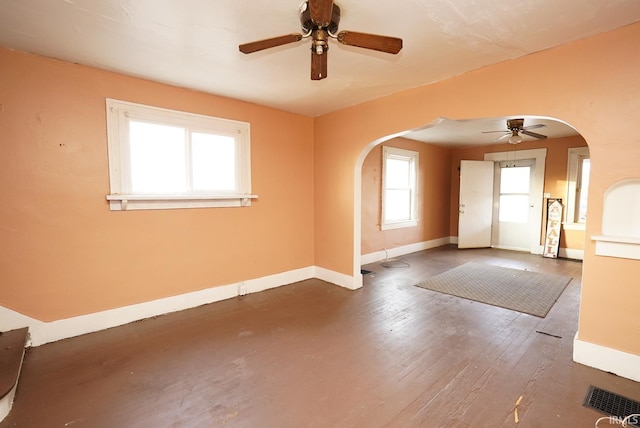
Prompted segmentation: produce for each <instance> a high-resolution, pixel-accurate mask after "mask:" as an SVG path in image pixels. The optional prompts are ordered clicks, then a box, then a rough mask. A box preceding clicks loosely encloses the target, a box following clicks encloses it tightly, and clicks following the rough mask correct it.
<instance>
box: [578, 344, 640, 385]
mask: <svg viewBox="0 0 640 428" xmlns="http://www.w3.org/2000/svg"><path fill="white" fill-rule="evenodd" d="M573 361H575V362H576V363H580V364H584V365H585V366H589V367H593V368H596V369H598V370H602V371H605V372H610V373H614V374H616V375H618V376H622V377H625V378H627V379H631V380H633V381H636V382H640V355H634V354H629V353H627V352H623V351H618V350H617V349H612V348H607V347H605V346H602V345H596V344H595V343H590V342H585V341H583V340H580V339H578V333H576V337H575V339H574V340H573Z"/></svg>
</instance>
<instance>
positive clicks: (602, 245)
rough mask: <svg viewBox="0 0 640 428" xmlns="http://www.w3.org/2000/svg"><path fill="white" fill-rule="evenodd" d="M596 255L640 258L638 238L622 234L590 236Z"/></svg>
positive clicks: (639, 241) (639, 240) (639, 239)
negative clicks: (593, 242) (594, 245)
mask: <svg viewBox="0 0 640 428" xmlns="http://www.w3.org/2000/svg"><path fill="white" fill-rule="evenodd" d="M591 239H593V240H594V241H596V255H597V256H608V257H618V258H623V259H634V260H640V238H636V237H624V236H592V237H591Z"/></svg>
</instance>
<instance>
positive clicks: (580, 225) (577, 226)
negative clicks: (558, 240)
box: [562, 223, 585, 232]
mask: <svg viewBox="0 0 640 428" xmlns="http://www.w3.org/2000/svg"><path fill="white" fill-rule="evenodd" d="M562 228H563V229H564V230H582V231H583V232H584V230H585V227H584V223H562Z"/></svg>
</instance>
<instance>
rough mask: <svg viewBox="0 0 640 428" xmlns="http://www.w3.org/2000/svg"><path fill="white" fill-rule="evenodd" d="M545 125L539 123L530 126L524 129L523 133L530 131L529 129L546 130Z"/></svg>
mask: <svg viewBox="0 0 640 428" xmlns="http://www.w3.org/2000/svg"><path fill="white" fill-rule="evenodd" d="M545 126H547V125H545V124H544V123H538V124H535V125H529V126H525V127H524V128H522V130H523V131H528V130H529V129H537V128H544V127H545Z"/></svg>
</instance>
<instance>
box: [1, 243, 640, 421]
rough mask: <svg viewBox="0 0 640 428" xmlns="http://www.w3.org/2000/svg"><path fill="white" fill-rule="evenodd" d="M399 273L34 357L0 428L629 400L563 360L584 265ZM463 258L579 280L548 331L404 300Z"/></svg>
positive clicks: (440, 258) (132, 328)
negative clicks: (601, 393)
mask: <svg viewBox="0 0 640 428" xmlns="http://www.w3.org/2000/svg"><path fill="white" fill-rule="evenodd" d="M398 260H402V261H405V262H407V263H408V264H409V265H410V266H409V267H391V268H386V267H383V266H382V265H381V264H380V263H374V264H371V265H367V266H365V267H364V268H366V269H369V270H372V271H374V274H373V275H367V276H365V285H364V287H363V288H362V289H360V290H356V291H349V290H346V289H343V288H340V287H337V286H333V285H330V284H327V283H324V282H322V281H319V280H308V281H303V282H300V283H296V284H292V285H289V286H286V287H281V288H278V289H274V290H269V291H266V292H263V293H258V294H252V295H247V296H244V297H239V298H235V299H231V300H227V301H223V302H218V303H214V304H211V305H206V306H202V307H199V308H195V309H191V310H187V311H183V312H179V313H175V314H170V315H165V316H161V317H156V318H154V319H149V320H145V321H141V322H136V323H132V324H129V325H125V326H122V327H117V328H113V329H110V330H107V331H103V332H98V333H93V334H88V335H85V336H81V337H77V338H72V339H67V340H63V341H59V342H56V343H52V344H48V345H43V346H40V347H37V348H34V349H31V350H29V351H28V353H27V356H26V358H25V364H24V367H23V371H22V375H21V379H20V383H19V386H18V391H17V395H16V400H15V403H14V406H13V410H12V411H11V413H10V414H9V416H8V417H7V418H6V419H5V420H4V421H3V422H2V423H0V427H1V428H6V427H29V428H37V427H47V428H49V427H72V428H75V427H91V428H95V427H109V428H113V427H154V428H157V427H215V426H222V427H227V426H228V427H323V428H324V427H501V426H516V423H515V415H514V410H515V408H516V406H515V404H516V402H517V400H518V399H519V397H522V398H521V399H520V402H519V404H518V406H517V410H518V419H519V423H518V424H517V426H521V427H593V426H594V423H595V421H596V420H597V419H598V418H599V417H600V416H601V415H600V414H599V413H597V412H595V411H594V410H591V409H587V408H585V407H583V406H582V400H583V398H584V395H585V393H586V391H587V387H588V386H589V385H590V384H593V385H596V386H598V387H600V388H603V389H606V390H609V391H612V392H616V393H618V394H621V395H624V396H627V397H629V398H632V399H635V400H640V384H638V383H636V382H632V381H630V380H627V379H624V378H619V377H616V376H614V375H612V374H608V373H605V372H601V371H598V370H595V369H591V368H588V367H585V366H582V365H580V364H576V363H574V362H572V359H571V356H572V342H573V338H574V335H575V332H576V328H577V318H578V306H579V295H580V279H581V268H582V265H581V263H579V262H576V261H567V260H553V259H544V258H542V257H539V256H532V255H529V254H523V253H516V252H509V251H501V250H495V249H483V250H457V249H455V248H454V247H452V246H445V247H441V248H437V249H433V250H427V251H422V252H419V253H414V254H410V255H408V256H405V257H402V258H399V259H398ZM467 261H476V262H481V263H489V264H495V265H500V266H505V267H513V268H521V269H524V268H527V269H530V270H534V271H544V272H547V273H555V274H561V275H568V276H571V277H573V278H574V279H573V280H572V281H571V283H570V284H569V286H568V287H567V288H566V289H565V291H564V293H563V294H562V296H561V297H560V299H559V300H558V302H557V303H556V304H555V306H554V307H553V308H552V309H551V311H550V312H549V314H548V315H547V317H546V318H538V317H535V316H531V315H526V314H522V313H518V312H514V311H510V310H507V309H502V308H498V307H493V306H489V305H485V304H481V303H477V302H472V301H468V300H464V299H460V298H457V297H453V296H448V295H444V294H440V293H437V292H432V291H429V290H425V289H422V288H418V287H414V284H416V283H417V282H419V281H420V280H423V279H425V278H427V277H430V276H433V275H436V274H438V273H440V272H444V271H446V270H448V269H450V268H452V267H455V266H458V265H461V264H463V263H465V262H467ZM394 265H395V264H394ZM536 331H542V332H546V333H549V334H553V335H555V336H560V337H559V338H558V337H553V336H549V335H545V334H541V333H537V332H536ZM599 426H600V427H603V426H608V425H607V424H600V425H599Z"/></svg>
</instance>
